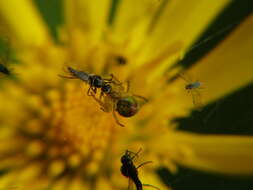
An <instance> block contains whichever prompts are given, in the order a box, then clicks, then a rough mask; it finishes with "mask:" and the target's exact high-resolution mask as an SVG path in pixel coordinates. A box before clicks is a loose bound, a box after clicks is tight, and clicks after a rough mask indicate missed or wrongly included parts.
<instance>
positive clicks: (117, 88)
mask: <svg viewBox="0 0 253 190" xmlns="http://www.w3.org/2000/svg"><path fill="white" fill-rule="evenodd" d="M67 69H68V72H69V73H70V74H71V76H62V75H59V76H60V77H63V78H68V79H80V80H82V81H84V82H85V83H87V84H89V85H90V87H89V89H88V91H87V95H88V96H92V97H93V98H94V99H95V100H96V101H97V102H98V103H99V105H100V106H101V109H102V110H103V111H104V112H110V111H112V113H113V117H114V118H115V121H116V123H117V124H118V125H120V126H122V127H124V125H123V124H122V123H120V122H119V120H118V118H117V115H116V113H115V112H118V113H119V115H121V116H123V117H132V116H134V115H135V114H136V113H137V112H138V111H139V107H140V102H139V101H137V99H141V100H142V101H143V102H147V99H146V98H144V97H142V96H139V95H134V94H130V93H129V92H128V91H129V83H127V84H128V85H127V90H126V91H125V88H124V86H123V85H122V82H120V81H119V80H118V79H116V78H115V77H114V76H113V75H112V74H111V75H110V78H108V79H105V78H102V77H101V76H99V75H94V74H89V73H87V72H84V71H78V70H75V69H73V68H71V67H67ZM97 89H101V92H100V96H99V98H97V97H96V93H97Z"/></svg>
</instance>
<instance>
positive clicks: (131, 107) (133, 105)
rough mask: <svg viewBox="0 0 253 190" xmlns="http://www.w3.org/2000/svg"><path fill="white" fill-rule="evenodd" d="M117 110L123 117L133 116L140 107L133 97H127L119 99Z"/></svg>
mask: <svg viewBox="0 0 253 190" xmlns="http://www.w3.org/2000/svg"><path fill="white" fill-rule="evenodd" d="M116 110H117V112H118V113H119V114H120V115H121V116H123V117H131V116H133V115H135V114H136V113H137V112H138V110H139V109H138V104H137V102H136V100H135V99H134V98H133V97H126V98H121V99H120V100H118V102H117V108H116Z"/></svg>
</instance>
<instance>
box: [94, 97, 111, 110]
mask: <svg viewBox="0 0 253 190" xmlns="http://www.w3.org/2000/svg"><path fill="white" fill-rule="evenodd" d="M91 96H92V97H93V98H94V100H95V101H96V102H97V103H98V104H99V105H100V106H101V107H100V109H101V110H103V111H104V112H108V111H107V109H106V106H105V104H104V103H103V102H102V101H101V100H100V99H98V98H97V97H96V96H95V94H93V93H91Z"/></svg>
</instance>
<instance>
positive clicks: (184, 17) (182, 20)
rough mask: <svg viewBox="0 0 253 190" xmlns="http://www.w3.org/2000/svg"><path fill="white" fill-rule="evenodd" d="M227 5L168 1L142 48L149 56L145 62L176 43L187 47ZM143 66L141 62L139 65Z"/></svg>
mask: <svg viewBox="0 0 253 190" xmlns="http://www.w3.org/2000/svg"><path fill="white" fill-rule="evenodd" d="M229 2H231V1H230V0H219V1H206V0H190V1H185V0H177V1H169V2H168V3H167V6H166V7H165V9H164V11H163V13H162V15H161V17H160V18H159V20H158V21H157V24H156V25H155V28H154V30H153V32H152V34H151V35H150V36H149V38H148V40H149V42H148V43H147V45H145V47H143V48H145V49H144V51H143V53H144V54H146V55H149V56H146V59H150V57H153V56H157V55H158V54H159V53H160V52H161V51H164V50H165V49H167V48H168V47H170V45H171V44H173V43H175V42H178V41H179V42H182V43H183V44H184V47H185V48H187V47H188V46H189V45H190V44H191V43H192V42H193V41H194V40H195V39H196V38H197V37H198V36H199V34H201V32H203V30H204V29H205V28H206V27H207V26H208V24H209V23H210V22H211V21H212V20H213V19H214V18H215V16H217V14H218V13H219V12H220V11H221V10H222V9H223V8H224V7H225V6H226V5H227V4H228V3H229ZM158 47H159V48H158ZM142 63H143V62H142V61H140V62H139V63H138V64H142ZM170 64H171V62H168V65H170Z"/></svg>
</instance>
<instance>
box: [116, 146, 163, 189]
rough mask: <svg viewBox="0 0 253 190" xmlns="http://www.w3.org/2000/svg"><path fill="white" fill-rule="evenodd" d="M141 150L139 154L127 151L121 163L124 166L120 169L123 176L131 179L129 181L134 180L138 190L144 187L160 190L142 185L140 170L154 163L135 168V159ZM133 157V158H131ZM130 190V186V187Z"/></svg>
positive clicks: (144, 163)
mask: <svg viewBox="0 0 253 190" xmlns="http://www.w3.org/2000/svg"><path fill="white" fill-rule="evenodd" d="M141 150H142V149H141V148H140V149H139V151H138V152H137V153H134V152H131V151H129V150H126V152H125V154H124V155H123V156H122V157H121V159H120V161H121V163H122V166H121V168H120V171H121V174H122V175H124V176H125V177H127V178H129V180H132V181H133V183H134V184H135V186H136V189H137V190H142V189H143V186H148V187H153V188H155V189H158V190H159V188H157V187H155V186H153V185H149V184H142V183H141V181H140V179H139V177H138V169H139V168H140V167H142V166H144V165H146V164H149V163H152V161H147V162H143V163H142V164H140V165H139V166H137V167H136V166H135V165H134V163H133V159H134V158H135V157H138V154H139V153H140V152H141ZM131 155H132V156H131ZM128 190H129V186H128Z"/></svg>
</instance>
